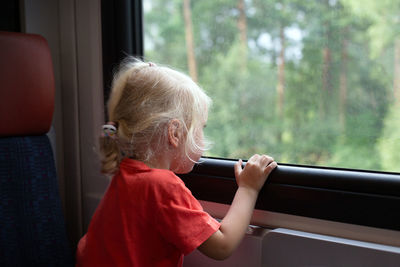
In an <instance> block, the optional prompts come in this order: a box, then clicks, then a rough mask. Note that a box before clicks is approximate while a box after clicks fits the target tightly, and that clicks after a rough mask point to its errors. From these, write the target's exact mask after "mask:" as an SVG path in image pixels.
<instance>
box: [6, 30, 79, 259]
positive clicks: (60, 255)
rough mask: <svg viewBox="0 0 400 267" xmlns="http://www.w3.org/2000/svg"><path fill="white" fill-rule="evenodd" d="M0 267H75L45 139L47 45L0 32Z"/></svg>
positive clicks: (49, 90) (49, 81) (50, 82)
mask: <svg viewBox="0 0 400 267" xmlns="http://www.w3.org/2000/svg"><path fill="white" fill-rule="evenodd" d="M0 86H1V89H0V266H73V257H72V253H71V248H70V246H69V242H68V239H67V235H66V230H65V222H64V217H63V212H62V205H61V199H60V196H59V188H58V181H57V176H56V169H55V164H54V159H53V152H52V148H51V145H50V142H49V139H48V137H47V135H46V133H47V132H48V131H49V129H50V127H51V123H52V116H53V111H54V90H55V86H54V74H53V66H52V60H51V55H50V50H49V47H48V44H47V42H46V40H45V39H44V38H43V37H41V36H39V35H34V34H23V33H11V32H0Z"/></svg>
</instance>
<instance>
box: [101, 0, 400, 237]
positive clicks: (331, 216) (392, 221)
mask: <svg viewBox="0 0 400 267" xmlns="http://www.w3.org/2000/svg"><path fill="white" fill-rule="evenodd" d="M101 4H102V30H103V74H104V90H105V92H104V95H105V100H106V99H107V98H108V95H109V90H110V84H111V77H112V73H113V70H114V68H115V66H117V65H118V63H119V62H120V60H121V59H122V58H123V57H125V56H126V55H127V54H129V55H134V56H138V57H143V56H144V54H143V53H144V44H143V42H144V37H143V10H142V1H141V0H123V1H116V2H115V1H111V2H110V1H105V0H102V2H101ZM262 152H263V151H260V153H262ZM235 163H236V160H233V159H221V158H207V157H204V158H202V159H201V163H200V164H196V165H195V167H194V169H193V171H192V172H191V173H189V174H184V175H180V177H181V178H182V180H183V181H184V182H185V184H186V185H187V187H188V188H189V189H190V190H191V191H192V193H193V195H194V196H195V197H196V198H197V199H199V200H205V201H210V202H216V203H222V204H228V205H229V204H231V202H232V199H233V197H234V194H235V191H236V189H237V185H236V182H235V176H234V171H233V166H234V164H235ZM399 207H400V174H399V173H384V172H375V171H364V170H349V169H340V168H324V167H314V166H300V165H291V164H279V166H278V168H277V169H275V170H274V171H273V172H272V174H271V175H270V177H269V178H268V180H267V182H266V184H265V186H264V187H263V189H262V190H261V192H260V194H259V198H258V200H257V204H256V209H259V210H266V211H273V212H278V213H284V214H290V215H297V216H304V217H310V218H316V219H323V220H329V221H334V222H342V223H350V224H355V225H362V226H369V227H376V228H382V229H389V230H396V231H400V212H399Z"/></svg>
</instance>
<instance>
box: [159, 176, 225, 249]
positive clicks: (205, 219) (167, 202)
mask: <svg viewBox="0 0 400 267" xmlns="http://www.w3.org/2000/svg"><path fill="white" fill-rule="evenodd" d="M176 178H177V177H176ZM177 179H179V178H177ZM157 198H158V204H157V205H158V211H157V214H156V228H157V230H158V231H159V232H160V233H161V235H162V236H163V237H164V238H165V239H166V240H167V241H168V242H170V243H172V244H174V245H175V246H176V247H177V248H178V249H179V250H180V251H181V252H182V253H183V254H185V255H186V254H189V253H190V252H192V251H193V250H194V249H196V248H197V247H198V246H200V245H201V244H202V243H203V242H204V241H206V240H207V239H208V238H209V237H210V236H211V235H212V234H213V233H215V232H216V231H217V230H218V229H219V227H220V223H219V222H218V221H216V220H215V219H214V218H212V217H211V216H210V215H209V214H208V213H207V212H205V211H204V210H203V208H202V206H201V204H200V203H199V202H198V201H197V199H196V198H195V197H194V196H193V195H192V193H191V192H190V190H189V189H188V188H187V187H186V186H185V185H184V183H183V182H182V181H181V180H179V181H177V182H173V183H168V184H167V185H166V186H163V188H162V189H161V190H160V191H159V192H158V196H157Z"/></svg>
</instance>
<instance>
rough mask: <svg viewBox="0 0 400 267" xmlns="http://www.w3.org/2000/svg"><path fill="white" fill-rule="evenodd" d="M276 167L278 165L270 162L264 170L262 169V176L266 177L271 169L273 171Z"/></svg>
mask: <svg viewBox="0 0 400 267" xmlns="http://www.w3.org/2000/svg"><path fill="white" fill-rule="evenodd" d="M277 166H278V163H276V162H275V161H273V162H271V163H270V164H269V165H268V166H267V167H266V168H265V169H264V174H266V175H268V174H269V173H270V172H271V171H272V170H273V169H275V168H276V167H277Z"/></svg>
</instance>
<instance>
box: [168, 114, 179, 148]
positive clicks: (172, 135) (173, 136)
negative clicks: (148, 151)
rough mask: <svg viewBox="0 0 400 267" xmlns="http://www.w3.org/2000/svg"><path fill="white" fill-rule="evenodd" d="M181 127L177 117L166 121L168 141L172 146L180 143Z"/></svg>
mask: <svg viewBox="0 0 400 267" xmlns="http://www.w3.org/2000/svg"><path fill="white" fill-rule="evenodd" d="M181 131H182V127H181V122H180V121H179V120H178V119H173V120H170V121H169V122H168V141H169V143H170V144H171V145H172V146H173V147H175V148H176V147H178V145H179V143H180V141H181V140H180V139H181V137H182V135H181Z"/></svg>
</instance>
